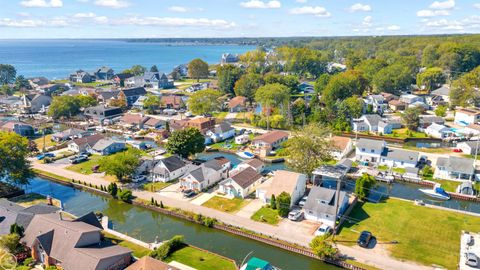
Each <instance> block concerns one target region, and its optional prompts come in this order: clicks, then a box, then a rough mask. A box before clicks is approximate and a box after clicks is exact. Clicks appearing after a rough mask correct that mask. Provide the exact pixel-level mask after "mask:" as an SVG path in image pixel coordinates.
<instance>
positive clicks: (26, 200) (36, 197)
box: [10, 193, 60, 207]
mask: <svg viewBox="0 0 480 270" xmlns="http://www.w3.org/2000/svg"><path fill="white" fill-rule="evenodd" d="M10 201H12V202H14V203H17V204H19V205H21V206H23V207H29V206H32V205H36V204H39V203H45V204H46V203H48V201H47V197H46V196H43V195H41V194H38V193H28V194H24V195H20V196H18V197H14V198H11V199H10ZM53 205H55V206H58V207H60V203H59V201H57V200H53Z"/></svg>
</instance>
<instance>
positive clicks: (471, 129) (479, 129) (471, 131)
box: [462, 124, 480, 137]
mask: <svg viewBox="0 0 480 270" xmlns="http://www.w3.org/2000/svg"><path fill="white" fill-rule="evenodd" d="M462 133H463V134H464V135H465V136H471V137H473V136H478V135H480V125H479V124H470V125H468V126H466V127H465V128H464V129H463V130H462Z"/></svg>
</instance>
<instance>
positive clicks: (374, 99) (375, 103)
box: [364, 95, 388, 114]
mask: <svg viewBox="0 0 480 270" xmlns="http://www.w3.org/2000/svg"><path fill="white" fill-rule="evenodd" d="M364 101H365V105H366V106H371V107H372V111H373V112H374V113H378V114H383V112H384V111H385V109H386V108H387V107H388V103H387V101H386V100H385V98H384V97H383V96H382V95H368V96H367V97H366V98H365V99H364Z"/></svg>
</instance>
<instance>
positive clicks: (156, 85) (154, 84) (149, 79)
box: [143, 72, 173, 89]
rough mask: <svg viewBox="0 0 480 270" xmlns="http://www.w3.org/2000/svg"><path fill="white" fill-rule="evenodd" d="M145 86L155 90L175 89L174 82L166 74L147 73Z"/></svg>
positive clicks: (144, 76)
mask: <svg viewBox="0 0 480 270" xmlns="http://www.w3.org/2000/svg"><path fill="white" fill-rule="evenodd" d="M143 81H144V86H145V87H147V88H153V89H168V88H172V87H173V80H171V79H169V78H168V76H167V75H166V74H165V73H159V72H145V74H143Z"/></svg>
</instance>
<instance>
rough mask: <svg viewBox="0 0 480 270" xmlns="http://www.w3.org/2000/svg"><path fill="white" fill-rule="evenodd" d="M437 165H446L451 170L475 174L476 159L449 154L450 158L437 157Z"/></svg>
mask: <svg viewBox="0 0 480 270" xmlns="http://www.w3.org/2000/svg"><path fill="white" fill-rule="evenodd" d="M437 167H445V169H446V170H447V171H449V172H458V173H464V174H473V173H474V172H475V169H474V160H473V159H471V158H462V157H455V156H449V157H448V158H445V157H439V158H438V159H437Z"/></svg>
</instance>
